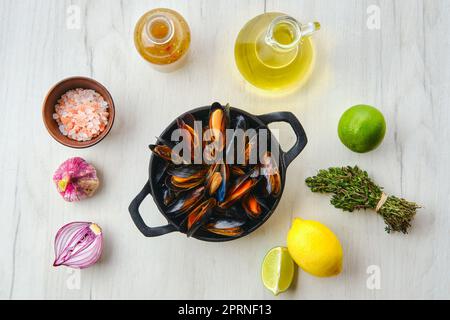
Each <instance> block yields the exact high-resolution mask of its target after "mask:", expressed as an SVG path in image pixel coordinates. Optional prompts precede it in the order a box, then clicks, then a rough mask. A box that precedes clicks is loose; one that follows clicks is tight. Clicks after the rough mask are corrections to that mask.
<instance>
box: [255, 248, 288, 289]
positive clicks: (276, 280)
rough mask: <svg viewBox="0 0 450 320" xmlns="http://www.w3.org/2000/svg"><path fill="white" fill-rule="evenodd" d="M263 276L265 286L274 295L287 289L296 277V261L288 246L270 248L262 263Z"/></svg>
mask: <svg viewBox="0 0 450 320" xmlns="http://www.w3.org/2000/svg"><path fill="white" fill-rule="evenodd" d="M261 277H262V281H263V283H264V286H265V287H266V288H267V289H269V290H270V291H271V292H272V293H273V294H274V295H278V294H279V293H281V292H284V291H286V290H287V289H288V288H289V287H290V285H291V283H292V279H293V278H294V261H293V260H292V258H291V256H290V254H289V251H288V249H287V248H283V247H277V248H273V249H272V250H270V251H269V252H268V253H267V254H266V256H265V257H264V261H263V263H262V270H261Z"/></svg>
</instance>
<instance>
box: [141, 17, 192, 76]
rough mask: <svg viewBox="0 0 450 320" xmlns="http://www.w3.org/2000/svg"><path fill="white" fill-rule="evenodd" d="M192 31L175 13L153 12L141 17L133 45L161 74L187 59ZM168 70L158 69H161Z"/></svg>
mask: <svg viewBox="0 0 450 320" xmlns="http://www.w3.org/2000/svg"><path fill="white" fill-rule="evenodd" d="M190 42H191V32H190V29H189V26H188V24H187V22H186V20H184V18H183V17H182V16H181V15H180V14H179V13H178V12H176V11H174V10H171V9H165V8H158V9H153V10H151V11H149V12H147V13H146V14H144V15H143V16H142V17H141V18H140V19H139V21H138V22H137V24H136V27H135V30H134V44H135V46H136V49H137V51H138V52H139V54H140V55H141V56H142V57H143V58H144V59H145V60H147V61H148V62H150V63H152V64H153V65H154V66H156V67H159V68H157V69H160V70H161V71H166V70H169V71H170V70H172V69H174V67H176V66H179V65H180V63H181V62H182V61H183V60H184V59H183V58H185V57H186V53H187V51H188V49H189V45H190ZM164 66H166V67H168V66H170V67H171V68H161V67H164Z"/></svg>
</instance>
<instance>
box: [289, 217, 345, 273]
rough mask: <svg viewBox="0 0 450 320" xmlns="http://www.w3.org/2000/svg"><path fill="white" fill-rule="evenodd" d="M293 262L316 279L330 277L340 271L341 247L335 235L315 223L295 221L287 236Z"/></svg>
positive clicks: (318, 223) (323, 226)
mask: <svg viewBox="0 0 450 320" xmlns="http://www.w3.org/2000/svg"><path fill="white" fill-rule="evenodd" d="M287 246H288V250H289V253H290V254H291V256H292V258H293V259H294V261H295V262H296V263H297V264H298V265H299V267H300V268H302V269H303V270H304V271H306V272H308V273H310V274H312V275H314V276H316V277H332V276H336V275H338V274H339V273H341V271H342V256H343V251H342V246H341V244H340V242H339V239H338V238H337V237H336V235H335V234H334V233H333V232H332V231H331V230H330V229H328V228H327V227H326V226H325V225H323V224H321V223H320V222H317V221H308V220H302V219H295V220H294V222H293V224H292V227H291V229H290V230H289V233H288V236H287Z"/></svg>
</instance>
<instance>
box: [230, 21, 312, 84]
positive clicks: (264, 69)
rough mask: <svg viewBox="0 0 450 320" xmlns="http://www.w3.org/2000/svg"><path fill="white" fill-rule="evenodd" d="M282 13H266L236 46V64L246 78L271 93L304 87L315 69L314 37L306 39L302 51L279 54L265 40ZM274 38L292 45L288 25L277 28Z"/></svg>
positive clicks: (251, 24)
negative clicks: (269, 29) (275, 20)
mask: <svg viewBox="0 0 450 320" xmlns="http://www.w3.org/2000/svg"><path fill="white" fill-rule="evenodd" d="M282 15H283V14H281V13H266V14H263V15H260V16H258V17H256V18H254V19H253V20H251V21H250V22H248V23H247V24H246V25H245V26H244V28H243V29H242V30H241V32H240V33H239V35H238V37H237V40H236V45H235V59H236V64H237V67H238V69H239V71H240V72H241V74H242V75H243V76H244V78H245V79H246V80H247V81H248V82H250V83H251V84H253V85H254V86H256V87H258V88H260V89H263V90H268V91H282V92H284V91H292V90H294V89H296V88H298V87H299V86H301V85H302V84H303V83H304V82H305V81H306V80H307V79H308V77H309V75H310V74H311V71H312V69H313V66H314V57H315V55H314V46H313V43H312V41H311V38H310V37H306V38H303V39H302V40H301V44H300V46H299V47H298V49H294V50H292V51H289V52H283V53H279V52H276V51H275V50H273V48H271V47H270V46H268V45H267V44H266V43H265V41H264V39H265V36H266V33H267V30H268V25H269V24H270V23H271V22H272V21H273V20H274V19H275V18H277V17H278V16H282ZM273 38H274V39H275V41H277V42H278V43H280V44H283V45H289V44H290V43H292V41H293V40H294V39H293V35H292V32H291V30H290V28H289V26H287V25H283V24H280V25H277V26H276V27H275V28H274V31H273Z"/></svg>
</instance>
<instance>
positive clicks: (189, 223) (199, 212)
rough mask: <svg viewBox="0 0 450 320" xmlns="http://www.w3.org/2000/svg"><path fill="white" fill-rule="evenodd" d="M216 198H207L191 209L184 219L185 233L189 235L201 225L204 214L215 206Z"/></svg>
mask: <svg viewBox="0 0 450 320" xmlns="http://www.w3.org/2000/svg"><path fill="white" fill-rule="evenodd" d="M216 204H217V200H216V199H214V198H209V199H208V200H206V201H204V202H202V203H200V204H199V205H197V206H196V207H195V208H193V209H192V210H191V212H190V213H189V214H188V216H187V219H186V228H187V235H188V237H190V236H191V235H192V234H193V233H194V232H195V231H196V230H197V229H198V227H200V226H201V222H203V220H204V219H205V217H206V215H207V214H208V213H209V212H211V210H212V209H213V208H214V207H215V206H216Z"/></svg>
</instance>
